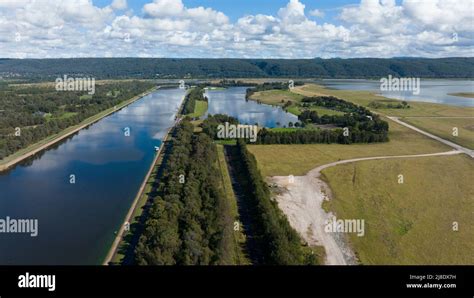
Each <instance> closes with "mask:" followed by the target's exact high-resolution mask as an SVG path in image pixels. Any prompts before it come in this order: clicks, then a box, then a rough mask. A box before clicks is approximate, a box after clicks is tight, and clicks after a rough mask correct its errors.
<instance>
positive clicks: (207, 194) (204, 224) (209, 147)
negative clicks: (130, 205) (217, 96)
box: [135, 120, 234, 265]
mask: <svg viewBox="0 0 474 298" xmlns="http://www.w3.org/2000/svg"><path fill="white" fill-rule="evenodd" d="M219 183H221V178H220V171H219V169H218V168H217V149H216V145H215V144H214V143H213V142H212V140H211V138H209V137H208V136H207V135H206V134H204V133H200V134H193V125H192V124H190V122H189V121H187V120H184V121H182V122H181V124H180V125H179V127H178V128H177V132H176V134H175V136H174V138H173V140H172V150H171V153H170V154H169V157H168V161H167V163H166V168H165V169H164V172H163V175H162V177H161V179H160V186H159V190H158V192H159V196H158V197H155V198H154V199H153V205H152V207H151V210H150V213H149V218H148V220H147V221H146V223H145V228H144V231H143V233H142V235H141V236H140V240H139V243H138V245H137V247H136V250H135V260H136V263H137V264H139V265H209V264H212V265H219V264H232V255H231V254H232V251H234V249H233V245H234V242H233V234H232V233H233V218H232V216H231V212H230V210H229V209H228V208H229V206H228V204H226V202H225V195H224V194H223V192H222V188H221V186H220V184H219Z"/></svg>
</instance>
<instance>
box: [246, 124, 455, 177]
mask: <svg viewBox="0 0 474 298" xmlns="http://www.w3.org/2000/svg"><path fill="white" fill-rule="evenodd" d="M387 121H388V123H389V125H390V131H389V137H390V141H389V142H387V143H375V144H351V145H341V144H308V145H249V146H248V149H249V150H250V152H252V153H253V154H254V155H255V158H257V162H258V165H259V167H260V170H261V171H262V174H263V175H264V176H284V175H303V174H306V173H307V172H308V171H309V170H311V169H313V168H315V167H316V166H318V165H322V164H326V163H330V162H333V161H337V160H342V159H350V158H357V157H369V156H383V155H405V154H422V153H435V152H443V151H449V150H451V147H448V146H446V145H443V144H441V143H440V142H437V141H435V140H432V139H430V138H428V137H425V136H423V135H421V134H419V133H417V132H415V131H412V130H411V129H409V128H406V127H404V126H401V125H399V124H397V123H394V122H392V121H390V120H387Z"/></svg>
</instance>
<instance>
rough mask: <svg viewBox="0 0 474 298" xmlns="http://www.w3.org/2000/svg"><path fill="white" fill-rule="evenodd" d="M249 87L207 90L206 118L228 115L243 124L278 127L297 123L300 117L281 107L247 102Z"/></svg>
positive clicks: (251, 101)
mask: <svg viewBox="0 0 474 298" xmlns="http://www.w3.org/2000/svg"><path fill="white" fill-rule="evenodd" d="M246 89H247V87H230V88H227V89H219V90H207V91H206V94H205V95H206V96H207V98H208V99H209V107H208V111H207V113H206V114H205V115H204V118H205V117H207V115H208V114H211V115H215V114H227V115H229V116H233V117H236V118H237V119H239V121H240V123H242V124H249V125H254V124H255V123H258V125H260V126H265V127H270V128H271V127H276V126H278V123H279V124H280V125H279V126H283V125H286V126H288V123H289V122H293V123H295V122H297V121H298V117H296V116H295V115H293V114H291V113H288V112H286V111H284V110H283V109H282V108H280V107H276V106H275V107H274V106H270V105H266V104H259V103H257V102H256V101H253V100H248V101H246V100H245V91H246Z"/></svg>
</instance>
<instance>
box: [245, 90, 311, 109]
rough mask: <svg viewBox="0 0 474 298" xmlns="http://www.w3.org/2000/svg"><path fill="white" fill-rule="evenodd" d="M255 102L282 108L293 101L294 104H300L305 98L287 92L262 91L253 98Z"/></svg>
mask: <svg viewBox="0 0 474 298" xmlns="http://www.w3.org/2000/svg"><path fill="white" fill-rule="evenodd" d="M250 98H251V99H253V100H258V101H260V102H261V103H264V104H268V105H274V106H275V105H277V106H282V105H283V104H284V103H282V102H281V101H282V100H283V101H284V102H287V101H288V100H291V101H292V102H300V101H301V99H302V98H303V96H301V95H299V94H297V93H294V92H290V91H285V90H268V91H260V92H256V93H255V94H253V95H252V96H251V97H250Z"/></svg>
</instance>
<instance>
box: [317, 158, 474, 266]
mask: <svg viewBox="0 0 474 298" xmlns="http://www.w3.org/2000/svg"><path fill="white" fill-rule="evenodd" d="M400 174H402V175H403V176H404V183H403V184H399V183H398V175H400ZM323 175H324V176H325V177H326V179H327V180H328V181H329V185H330V187H331V189H332V193H333V199H332V200H330V201H329V202H328V203H326V204H325V207H326V208H328V209H330V210H331V211H335V212H336V216H337V218H339V219H364V220H365V235H364V236H363V237H357V236H356V235H355V234H349V239H350V244H351V246H352V247H353V249H354V250H355V252H356V253H357V255H358V256H359V259H360V261H361V263H362V264H417V265H418V264H443V265H444V264H464V265H467V264H471V265H472V264H474V254H473V247H474V221H473V213H474V200H473V198H474V184H473V183H472V181H474V161H473V160H472V158H470V157H468V156H466V155H456V156H436V157H422V158H416V159H394V160H377V161H362V162H357V163H353V164H345V165H339V166H336V167H332V168H328V169H326V170H324V171H323ZM454 222H457V224H458V226H459V230H458V231H453V223H454Z"/></svg>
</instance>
